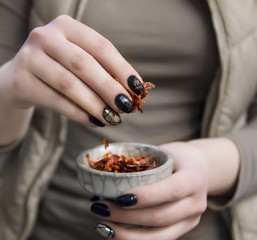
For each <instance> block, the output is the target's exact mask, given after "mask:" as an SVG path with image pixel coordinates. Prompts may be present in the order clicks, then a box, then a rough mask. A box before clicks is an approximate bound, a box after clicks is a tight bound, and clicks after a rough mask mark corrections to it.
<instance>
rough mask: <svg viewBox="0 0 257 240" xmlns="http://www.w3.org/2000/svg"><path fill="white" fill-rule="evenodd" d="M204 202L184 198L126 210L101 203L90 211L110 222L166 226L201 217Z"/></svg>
mask: <svg viewBox="0 0 257 240" xmlns="http://www.w3.org/2000/svg"><path fill="white" fill-rule="evenodd" d="M205 202H206V201H203V200H200V199H195V198H191V197H188V198H185V199H183V200H181V201H177V202H173V203H166V204H162V205H159V206H155V207H151V208H142V209H126V208H119V207H117V206H116V205H115V204H114V203H111V202H107V201H101V202H98V203H94V204H93V205H92V207H91V211H92V212H93V213H95V214H98V215H100V216H101V217H106V218H108V220H110V221H114V222H119V223H126V224H136V225H143V226H167V225H172V224H175V223H177V222H180V221H183V220H184V219H187V218H190V217H192V216H199V215H201V214H202V213H203V212H204V210H205V208H206V203H205Z"/></svg>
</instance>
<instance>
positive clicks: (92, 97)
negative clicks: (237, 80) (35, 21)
mask: <svg viewBox="0 0 257 240" xmlns="http://www.w3.org/2000/svg"><path fill="white" fill-rule="evenodd" d="M109 73H111V74H112V75H113V76H116V77H117V78H118V79H119V80H120V82H117V81H115V80H114V79H113V78H112V77H111V76H110V75H109ZM131 75H135V76H137V77H138V78H139V79H140V80H141V78H140V76H139V75H138V73H137V72H136V71H135V69H134V68H133V67H132V66H131V65H130V64H129V63H128V62H127V61H126V60H125V59H124V58H123V57H122V56H121V54H120V53H119V52H118V51H117V49H116V48H115V47H114V46H113V45H112V44H111V43H110V42H109V41H108V40H107V39H105V38H104V37H102V36H101V35H99V34H98V33H97V32H95V31H94V30H93V29H91V28H89V27H87V26H85V25H83V24H81V23H79V22H77V21H75V20H73V19H72V18H70V17H68V16H61V17H58V18H57V19H55V20H53V21H52V22H51V23H49V24H48V25H46V26H44V27H40V28H36V29H35V30H33V31H32V32H31V34H30V35H29V37H28V39H27V41H26V42H25V43H24V45H23V46H22V48H21V49H20V51H19V52H18V53H17V55H16V56H15V57H14V58H13V59H12V60H11V61H9V62H7V63H6V64H5V65H3V66H2V67H1V68H0V112H1V113H4V114H0V132H1V135H0V146H4V145H7V144H10V143H12V142H14V141H16V140H18V139H20V138H22V137H23V136H24V134H25V133H26V131H27V129H28V126H29V124H30V120H31V116H32V115H33V112H34V107H35V106H36V105H42V106H45V107H48V108H52V109H54V110H55V111H57V112H59V113H61V114H63V115H65V116H67V117H68V118H70V119H72V120H74V121H77V122H79V123H81V124H85V125H87V126H92V127H93V125H92V124H91V123H90V122H89V120H88V118H89V115H93V116H95V117H96V118H98V119H99V120H100V121H101V122H102V123H104V124H108V123H107V122H106V121H105V119H104V118H103V117H102V111H103V109H104V108H105V107H106V106H107V105H108V106H110V107H111V108H112V109H113V110H114V111H116V112H121V111H120V110H119V109H118V108H117V106H116V105H115V102H114V99H115V97H116V96H117V95H118V94H121V93H122V94H125V95H126V96H128V98H130V96H129V94H128V92H127V90H126V89H128V86H127V79H128V77H129V76H131ZM161 147H162V148H165V149H167V150H168V151H170V152H171V153H172V154H173V155H174V158H175V171H174V174H172V175H171V176H170V177H168V178H166V179H164V180H162V181H160V182H158V183H155V184H152V185H148V186H142V187H138V188H134V189H131V190H130V191H129V192H127V193H133V194H135V195H136V196H137V199H138V202H137V204H136V205H135V206H132V207H118V206H117V205H115V204H114V203H112V202H109V201H103V202H104V203H105V204H106V205H107V206H108V207H109V208H110V210H111V215H110V217H108V218H104V222H105V223H107V224H108V225H109V226H110V227H112V228H113V230H114V231H115V239H119V240H132V239H133V240H134V239H141V240H144V239H147V240H151V239H162V240H165V239H169V240H171V239H177V238H178V237H180V236H181V235H183V234H185V233H186V232H188V231H190V230H191V229H192V228H194V227H195V226H196V225H197V224H198V223H199V221H200V217H201V215H202V213H203V212H204V211H205V209H206V206H207V196H208V195H213V196H224V195H229V194H231V193H232V192H233V189H234V187H235V184H236V180H237V176H238V172H239V165H240V161H239V154H238V150H237V148H236V146H235V145H234V143H233V142H232V141H230V140H229V139H226V138H216V139H200V140H195V141H190V142H175V143H169V144H166V145H162V146H161ZM217 149H218V151H217ZM124 194H126V193H124ZM113 222H119V223H128V224H137V225H144V226H151V227H150V228H147V229H146V228H131V229H127V228H125V227H123V226H121V225H117V224H115V223H113Z"/></svg>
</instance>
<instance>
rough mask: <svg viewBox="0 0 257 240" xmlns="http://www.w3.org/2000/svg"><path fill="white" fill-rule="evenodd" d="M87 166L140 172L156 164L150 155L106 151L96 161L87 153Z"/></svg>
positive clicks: (115, 170)
mask: <svg viewBox="0 0 257 240" xmlns="http://www.w3.org/2000/svg"><path fill="white" fill-rule="evenodd" d="M86 158H87V160H88V163H89V166H90V167H91V168H94V169H97V170H101V171H105V172H116V173H129V172H141V171H145V170H150V169H153V168H155V166H156V164H155V161H154V160H153V159H152V157H146V158H144V157H142V156H139V157H136V158H133V157H126V156H124V155H121V156H119V155H117V154H112V153H111V152H107V153H106V154H104V156H103V158H102V159H100V160H99V161H97V162H94V161H93V160H92V159H91V157H90V155H89V154H87V155H86Z"/></svg>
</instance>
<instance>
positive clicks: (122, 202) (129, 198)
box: [115, 194, 137, 207]
mask: <svg viewBox="0 0 257 240" xmlns="http://www.w3.org/2000/svg"><path fill="white" fill-rule="evenodd" d="M115 202H116V204H117V205H119V206H121V207H129V206H133V205H135V204H137V196H136V195H134V194H124V195H121V196H119V197H117V198H116V200H115Z"/></svg>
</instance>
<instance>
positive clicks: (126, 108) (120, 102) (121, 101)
mask: <svg viewBox="0 0 257 240" xmlns="http://www.w3.org/2000/svg"><path fill="white" fill-rule="evenodd" d="M115 104H116V105H117V107H118V108H119V109H120V110H121V111H123V112H126V113H131V112H132V111H133V110H134V108H135V106H134V104H133V103H132V101H131V100H130V99H129V98H128V97H127V96H125V95H124V94H119V95H118V96H116V98H115Z"/></svg>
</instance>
